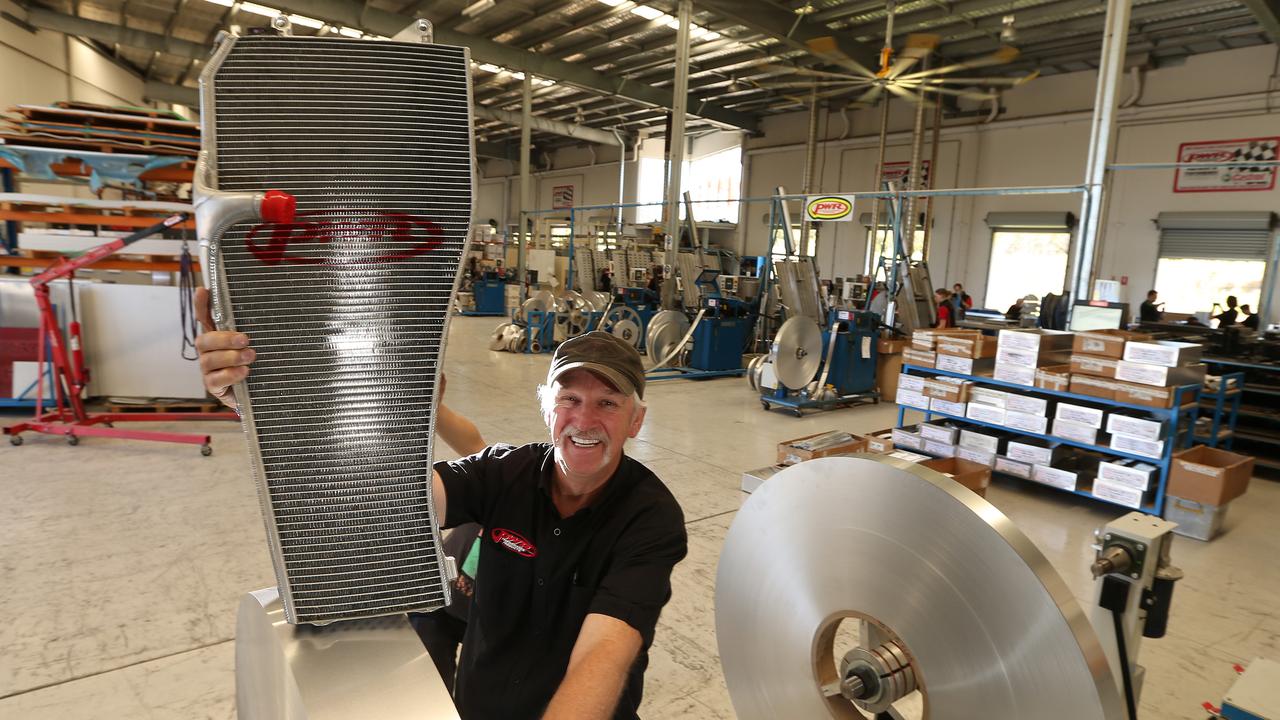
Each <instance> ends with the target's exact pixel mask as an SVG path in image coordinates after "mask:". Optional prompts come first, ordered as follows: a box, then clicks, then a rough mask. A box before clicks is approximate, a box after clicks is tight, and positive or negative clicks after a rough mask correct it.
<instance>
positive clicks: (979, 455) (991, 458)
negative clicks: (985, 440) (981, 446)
mask: <svg viewBox="0 0 1280 720" xmlns="http://www.w3.org/2000/svg"><path fill="white" fill-rule="evenodd" d="M956 457H958V458H960V459H961V460H968V461H969V462H975V463H978V464H979V465H986V466H987V467H994V466H995V464H996V454H995V453H993V452H987V451H986V450H975V449H974V448H967V447H964V446H963V445H957V446H956Z"/></svg>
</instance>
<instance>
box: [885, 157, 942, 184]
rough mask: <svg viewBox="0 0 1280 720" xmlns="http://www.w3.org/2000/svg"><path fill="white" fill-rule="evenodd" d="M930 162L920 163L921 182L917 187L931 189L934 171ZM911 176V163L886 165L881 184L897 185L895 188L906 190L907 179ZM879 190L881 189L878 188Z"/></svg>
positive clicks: (923, 161)
mask: <svg viewBox="0 0 1280 720" xmlns="http://www.w3.org/2000/svg"><path fill="white" fill-rule="evenodd" d="M930 165H931V163H930V162H929V161H928V160H922V161H920V182H919V183H917V187H922V188H927V187H929V174H930V173H931V172H932V171H933V168H932V167H930ZM910 175H911V163H909V162H891V163H885V164H884V174H882V175H881V176H880V182H882V183H885V182H892V183H895V185H894V186H895V187H897V188H898V189H899V190H905V189H906V187H907V178H908V177H909V176H910ZM877 189H879V188H877Z"/></svg>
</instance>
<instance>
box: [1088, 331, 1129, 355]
mask: <svg viewBox="0 0 1280 720" xmlns="http://www.w3.org/2000/svg"><path fill="white" fill-rule="evenodd" d="M1121 342H1123V340H1122V341H1121ZM1080 351H1081V352H1086V353H1105V352H1106V351H1107V341H1106V340H1103V339H1102V338H1100V337H1098V336H1096V335H1081V336H1080Z"/></svg>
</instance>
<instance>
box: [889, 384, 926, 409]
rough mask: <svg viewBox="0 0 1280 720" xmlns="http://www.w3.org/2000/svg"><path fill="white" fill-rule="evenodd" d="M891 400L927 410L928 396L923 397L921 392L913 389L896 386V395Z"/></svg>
mask: <svg viewBox="0 0 1280 720" xmlns="http://www.w3.org/2000/svg"><path fill="white" fill-rule="evenodd" d="M893 401H894V402H895V403H897V404H899V405H906V406H908V407H913V408H920V409H921V410H927V409H928V408H929V398H927V397H925V396H924V394H923V393H920V392H917V391H915V390H907V389H904V388H898V395H897V396H896V397H894V399H893Z"/></svg>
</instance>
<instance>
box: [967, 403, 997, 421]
mask: <svg viewBox="0 0 1280 720" xmlns="http://www.w3.org/2000/svg"><path fill="white" fill-rule="evenodd" d="M1004 415H1005V413H1004V410H1001V409H1000V408H998V407H995V406H993V405H983V404H981V403H969V407H968V409H967V410H966V411H965V417H967V418H969V419H970V420H977V421H978V422H984V423H991V424H992V425H1003V424H1004Z"/></svg>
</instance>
